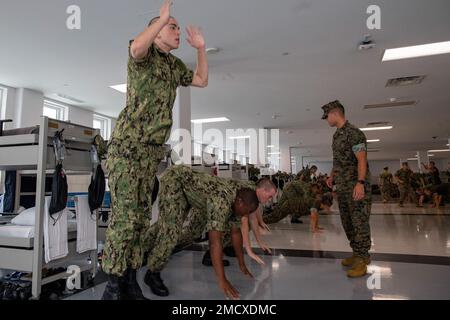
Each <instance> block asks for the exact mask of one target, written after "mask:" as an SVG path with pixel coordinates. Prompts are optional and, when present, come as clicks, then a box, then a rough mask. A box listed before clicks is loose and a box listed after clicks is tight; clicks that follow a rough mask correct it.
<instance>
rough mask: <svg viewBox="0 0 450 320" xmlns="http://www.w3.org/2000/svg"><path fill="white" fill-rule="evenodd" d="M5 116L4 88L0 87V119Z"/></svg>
mask: <svg viewBox="0 0 450 320" xmlns="http://www.w3.org/2000/svg"><path fill="white" fill-rule="evenodd" d="M5 118H6V88H3V87H0V119H5Z"/></svg>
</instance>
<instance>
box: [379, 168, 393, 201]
mask: <svg viewBox="0 0 450 320" xmlns="http://www.w3.org/2000/svg"><path fill="white" fill-rule="evenodd" d="M392 179H393V176H392V173H390V172H388V171H383V172H382V173H381V174H380V192H381V197H382V199H383V201H389V200H390V199H391V193H392Z"/></svg>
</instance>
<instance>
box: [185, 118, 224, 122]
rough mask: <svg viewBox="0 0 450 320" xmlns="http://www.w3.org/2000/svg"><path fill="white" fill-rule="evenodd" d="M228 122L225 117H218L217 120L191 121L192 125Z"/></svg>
mask: <svg viewBox="0 0 450 320" xmlns="http://www.w3.org/2000/svg"><path fill="white" fill-rule="evenodd" d="M226 121H230V119H228V118H227V117H219V118H206V119H195V120H191V122H192V123H213V122H226Z"/></svg>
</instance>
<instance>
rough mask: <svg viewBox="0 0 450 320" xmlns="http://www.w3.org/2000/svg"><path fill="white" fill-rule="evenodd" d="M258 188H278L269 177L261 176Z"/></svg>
mask: <svg viewBox="0 0 450 320" xmlns="http://www.w3.org/2000/svg"><path fill="white" fill-rule="evenodd" d="M256 188H257V189H261V188H262V189H264V191H271V190H275V191H276V190H277V186H276V185H275V184H274V183H273V182H272V181H270V179H267V178H261V179H259V180H258V182H256Z"/></svg>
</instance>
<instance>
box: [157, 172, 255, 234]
mask: <svg viewBox="0 0 450 320" xmlns="http://www.w3.org/2000/svg"><path fill="white" fill-rule="evenodd" d="M166 175H170V179H177V181H178V182H179V183H181V184H182V185H183V186H184V187H183V191H184V195H185V197H186V199H187V200H188V202H189V204H190V205H191V206H192V207H195V208H197V209H200V211H201V212H202V213H204V214H205V219H206V228H205V230H207V231H211V230H216V231H221V232H225V231H228V230H229V229H230V228H231V227H240V222H241V219H240V217H238V216H236V215H235V214H234V213H233V203H234V200H235V199H236V193H237V191H238V190H239V189H241V188H244V187H249V186H251V184H250V183H247V182H243V183H240V182H237V181H233V180H228V179H225V178H219V177H216V176H212V175H210V174H207V173H203V172H196V171H193V170H192V169H190V168H188V167H186V166H172V167H170V168H169V169H167V170H166V172H165V173H164V176H166ZM165 180H167V178H165ZM166 183H170V182H169V181H166ZM253 186H254V184H253Z"/></svg>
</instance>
